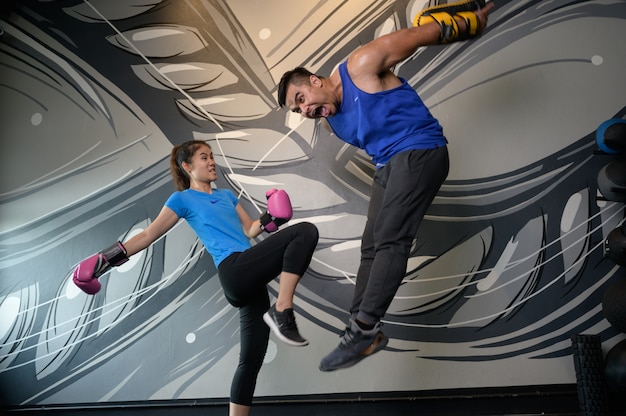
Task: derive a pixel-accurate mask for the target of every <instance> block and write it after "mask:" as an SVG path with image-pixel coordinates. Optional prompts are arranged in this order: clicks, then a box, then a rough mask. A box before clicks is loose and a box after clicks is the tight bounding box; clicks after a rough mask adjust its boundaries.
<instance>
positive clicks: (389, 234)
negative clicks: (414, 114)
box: [350, 146, 449, 324]
mask: <svg viewBox="0 0 626 416" xmlns="http://www.w3.org/2000/svg"><path fill="white" fill-rule="evenodd" d="M448 169H449V160H448V149H447V147H445V146H444V147H441V148H437V149H427V150H411V151H406V152H402V153H398V154H396V155H394V156H393V157H392V158H391V159H390V160H389V162H388V163H387V164H386V165H385V166H384V167H382V168H379V169H378V170H377V171H376V173H375V175H374V181H373V184H372V192H371V195H370V204H369V208H368V212H367V222H366V224H365V230H364V232H363V237H362V240H361V263H360V266H359V270H358V272H357V279H356V288H355V291H354V298H353V303H352V307H351V309H350V312H351V315H352V317H353V318H356V319H359V320H360V321H362V322H366V323H370V324H375V323H377V322H378V321H379V320H380V319H381V318H382V317H383V316H384V315H385V313H386V311H387V309H388V308H389V305H390V304H391V301H392V300H393V297H394V296H395V294H396V292H397V291H398V288H399V287H400V284H401V283H402V279H404V276H405V275H406V265H407V261H408V258H409V253H410V249H411V244H412V243H413V239H414V238H415V235H416V234H417V229H418V227H419V225H420V222H421V221H422V219H423V218H424V215H425V214H426V210H427V209H428V207H429V206H430V204H431V202H432V201H433V199H434V198H435V195H436V194H437V192H438V191H439V188H440V187H441V185H442V184H443V182H444V180H445V179H446V177H447V176H448Z"/></svg>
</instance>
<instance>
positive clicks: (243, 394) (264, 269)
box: [218, 222, 318, 406]
mask: <svg viewBox="0 0 626 416" xmlns="http://www.w3.org/2000/svg"><path fill="white" fill-rule="evenodd" d="M317 240H318V231H317V227H315V225H313V224H311V223H308V222H302V223H298V224H295V225H292V226H290V227H286V228H284V229H282V230H280V231H278V232H276V233H274V234H272V235H270V236H269V237H268V238H266V239H265V240H263V241H261V242H259V243H257V244H255V245H254V246H252V247H250V248H249V249H248V250H246V251H244V252H241V253H233V254H231V255H230V256H228V257H227V258H226V259H224V260H223V261H222V262H221V263H220V265H219V267H218V275H219V278H220V282H221V284H222V288H223V289H224V294H225V295H226V299H227V300H228V301H229V302H230V304H231V305H233V306H235V307H238V308H239V323H240V328H239V330H240V348H241V349H240V352H239V365H238V366H237V370H236V371H235V376H234V378H233V382H232V385H231V390H230V401H231V402H232V403H236V404H240V405H244V406H250V405H251V404H252V396H253V394H254V388H255V386H256V380H257V375H258V374H259V371H260V370H261V365H262V364H263V359H264V357H265V351H266V350H267V343H268V341H269V328H268V326H267V325H266V324H265V322H263V314H264V313H265V312H266V311H267V310H268V309H269V307H270V304H269V296H268V293H267V287H266V285H267V283H269V282H270V281H272V280H273V279H274V278H276V277H277V276H278V275H280V273H281V272H283V271H285V272H289V273H294V274H297V275H299V276H302V275H304V272H305V271H306V269H307V268H308V267H309V263H310V262H311V258H312V257H313V252H314V251H315V247H316V245H317Z"/></svg>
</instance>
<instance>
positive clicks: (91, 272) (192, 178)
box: [73, 140, 318, 416]
mask: <svg viewBox="0 0 626 416" xmlns="http://www.w3.org/2000/svg"><path fill="white" fill-rule="evenodd" d="M170 170H171V174H172V177H173V179H174V183H175V185H176V188H177V189H178V191H177V192H174V193H173V194H172V195H171V196H170V197H169V198H168V200H167V201H166V202H165V206H164V207H163V209H162V210H161V212H160V213H159V215H158V216H157V217H156V219H155V220H154V222H152V223H151V224H150V225H149V226H148V227H147V228H146V229H145V230H144V231H142V232H141V233H139V234H137V235H136V236H134V237H132V238H131V239H130V240H128V241H127V242H125V243H124V244H122V243H121V242H117V243H116V244H114V245H113V246H111V247H109V248H107V249H105V250H103V251H102V252H100V253H97V254H94V255H93V256H91V257H89V258H88V259H85V260H83V261H82V262H81V263H80V264H79V265H78V267H76V270H75V271H74V274H73V280H74V282H75V283H76V285H78V286H79V287H80V288H81V289H82V290H84V291H85V292H87V293H89V294H94V293H96V292H97V291H98V290H99V289H100V282H99V281H98V280H97V278H98V277H99V276H101V275H102V274H103V273H105V272H106V271H108V270H109V269H110V268H111V267H113V266H119V265H121V264H123V263H124V262H126V261H127V260H128V257H130V256H132V255H133V254H136V253H138V252H139V251H141V250H143V249H145V248H146V247H148V246H149V245H150V244H152V243H153V242H154V241H155V240H157V239H158V238H159V237H161V236H162V235H163V234H164V233H165V232H167V231H168V230H169V229H170V228H172V227H173V226H174V225H175V224H176V223H177V222H178V220H179V219H180V218H184V219H185V220H186V221H187V222H188V224H189V225H190V226H191V227H192V228H193V230H194V231H195V232H196V234H197V235H198V238H200V240H201V241H202V243H203V244H204V245H205V247H206V249H207V251H208V252H209V253H210V254H211V256H212V257H213V261H214V262H215V265H216V267H217V270H218V275H219V279H220V282H221V284H222V287H223V289H224V294H225V296H226V298H227V299H228V301H229V302H230V303H231V304H232V305H233V306H235V307H237V308H239V320H240V334H241V335H240V337H241V338H240V347H241V351H240V356H239V365H238V366H237V370H236V372H235V376H234V378H233V381H232V385H231V393H230V407H229V415H230V416H247V415H248V414H249V412H250V405H251V403H252V396H253V393H254V388H255V386H256V379H257V375H258V373H259V371H260V369H261V365H262V364H263V359H264V357H265V351H266V349H267V344H268V341H269V328H271V329H272V330H273V331H274V332H275V334H276V335H277V336H278V337H279V338H280V339H281V340H283V341H285V342H287V343H288V344H290V345H295V346H304V345H307V344H308V341H307V340H305V339H304V338H302V337H301V336H300V334H299V332H298V328H297V326H296V322H295V317H294V314H293V296H294V292H295V289H296V285H297V284H298V281H299V280H300V278H301V277H302V275H303V274H304V272H305V271H306V269H307V268H308V266H309V263H310V261H311V258H312V256H313V252H314V250H315V247H316V245H317V240H318V231H317V228H316V227H315V226H314V225H313V224H311V223H307V222H302V223H298V224H296V225H293V226H290V227H287V228H285V229H284V230H282V231H280V232H277V233H275V234H272V235H271V236H269V237H268V238H266V239H264V240H263V241H261V242H259V243H257V244H256V245H254V246H252V245H251V244H250V241H249V239H251V238H255V237H257V236H258V235H259V234H260V233H261V232H262V231H263V230H265V231H268V232H270V231H274V230H276V229H277V228H278V226H280V225H281V224H283V223H285V222H287V221H288V220H289V219H290V218H291V204H290V202H289V198H288V197H287V196H286V193H284V191H277V190H272V191H269V192H268V194H267V195H268V212H267V213H266V214H264V215H263V216H262V217H261V218H260V219H257V220H252V219H251V218H250V216H249V215H248V214H247V213H246V211H245V210H244V209H243V207H242V206H241V204H240V203H239V202H238V200H237V197H236V196H235V195H234V194H233V192H232V191H230V190H228V189H214V188H213V187H212V186H211V184H212V183H213V182H215V181H216V180H217V170H216V164H215V159H214V158H213V152H212V151H211V147H210V146H209V145H208V144H207V143H205V142H204V141H199V140H192V141H188V142H185V143H183V144H181V145H178V146H175V147H174V148H173V149H172V154H171V157H170ZM272 211H274V212H272ZM281 215H282V216H281ZM276 276H280V283H279V291H278V297H277V300H276V303H275V304H274V305H272V306H271V307H270V304H269V296H268V293H267V288H266V285H267V283H269V282H270V281H271V280H273V279H274V278H275V277H276ZM268 326H269V328H268Z"/></svg>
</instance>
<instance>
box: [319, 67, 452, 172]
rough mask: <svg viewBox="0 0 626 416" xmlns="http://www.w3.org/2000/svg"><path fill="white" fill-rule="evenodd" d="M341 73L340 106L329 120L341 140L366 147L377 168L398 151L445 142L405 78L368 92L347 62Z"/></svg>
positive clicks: (362, 147)
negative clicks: (357, 82)
mask: <svg viewBox="0 0 626 416" xmlns="http://www.w3.org/2000/svg"><path fill="white" fill-rule="evenodd" d="M339 75H340V76H341V86H342V90H343V93H342V94H343V96H342V99H341V107H340V108H339V111H338V112H337V114H335V115H334V116H332V117H328V118H327V119H326V120H327V121H328V123H329V124H330V126H331V127H332V129H333V131H334V133H335V134H336V135H337V136H338V137H339V138H340V139H341V140H343V141H345V142H347V143H349V144H351V145H353V146H357V147H359V148H360V149H363V150H365V152H367V154H368V155H370V156H371V157H372V161H373V162H374V163H375V164H376V166H377V167H380V166H382V165H384V164H385V163H387V161H388V160H389V159H390V158H391V157H392V156H393V155H395V154H396V153H400V152H404V151H407V150H415V149H434V148H437V147H442V146H445V145H446V143H447V140H446V138H445V137H444V135H443V129H442V128H441V125H440V124H439V122H438V121H437V119H436V118H435V117H433V116H432V114H431V113H430V111H429V110H428V108H427V107H426V105H425V104H424V102H423V101H422V99H421V98H420V97H419V95H417V92H415V90H414V89H413V88H412V87H411V86H410V85H409V84H408V83H407V82H406V80H405V79H403V78H400V80H401V81H402V85H400V86H398V87H396V88H393V89H390V90H387V91H381V92H377V93H374V94H369V93H366V92H364V91H361V90H360V89H358V88H357V87H356V86H355V85H354V83H353V82H352V80H351V79H350V76H349V75H348V69H347V63H346V62H344V63H342V64H341V65H340V66H339Z"/></svg>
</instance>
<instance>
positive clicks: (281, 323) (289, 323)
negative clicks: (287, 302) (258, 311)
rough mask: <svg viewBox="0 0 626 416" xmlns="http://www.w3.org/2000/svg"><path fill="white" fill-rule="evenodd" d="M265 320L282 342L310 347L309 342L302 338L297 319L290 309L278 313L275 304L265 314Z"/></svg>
mask: <svg viewBox="0 0 626 416" xmlns="http://www.w3.org/2000/svg"><path fill="white" fill-rule="evenodd" d="M263 320H264V321H265V323H266V324H267V326H269V327H270V329H271V330H272V331H274V334H276V336H277V337H278V338H279V339H280V340H281V341H283V342H286V343H287V344H289V345H293V346H296V347H304V346H305V345H309V341H307V340H306V339H304V338H302V336H301V335H300V333H299V332H298V326H297V325H296V317H295V316H294V315H293V309H291V308H289V309H285V310H284V311H282V312H278V311H277V310H276V305H275V304H274V305H272V307H271V308H269V310H268V311H267V312H265V313H264V314H263Z"/></svg>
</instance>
